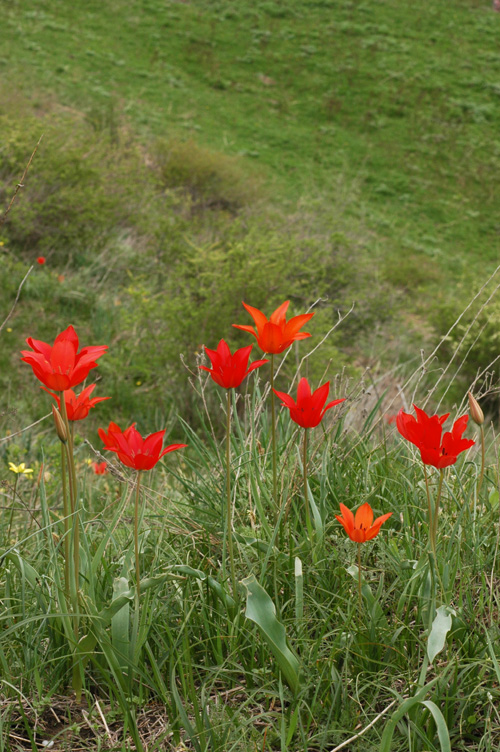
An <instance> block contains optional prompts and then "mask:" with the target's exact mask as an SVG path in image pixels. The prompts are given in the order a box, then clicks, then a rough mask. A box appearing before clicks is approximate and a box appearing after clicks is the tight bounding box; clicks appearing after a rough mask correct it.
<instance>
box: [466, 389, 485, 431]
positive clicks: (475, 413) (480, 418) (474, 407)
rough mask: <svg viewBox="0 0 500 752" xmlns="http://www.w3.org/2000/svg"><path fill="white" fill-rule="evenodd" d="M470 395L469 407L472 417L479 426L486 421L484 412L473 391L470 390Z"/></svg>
mask: <svg viewBox="0 0 500 752" xmlns="http://www.w3.org/2000/svg"><path fill="white" fill-rule="evenodd" d="M468 397H469V409H470V414H471V418H472V420H473V421H474V423H476V425H478V426H482V425H483V423H484V414H483V411H482V410H481V408H480V407H479V403H478V401H477V399H476V398H475V397H473V396H472V394H471V392H468Z"/></svg>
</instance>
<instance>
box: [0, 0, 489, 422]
mask: <svg viewBox="0 0 500 752" xmlns="http://www.w3.org/2000/svg"><path fill="white" fill-rule="evenodd" d="M499 24H500V17H499V16H498V14H495V13H493V12H492V11H491V9H490V8H488V7H487V4H483V3H482V2H460V3H455V4H454V7H453V8H452V9H450V7H449V3H448V2H447V1H446V0H432V2H431V1H430V0H428V1H426V2H423V3H419V6H418V8H411V9H408V8H407V7H406V6H404V5H402V4H401V3H398V2H395V1H392V0H387V1H385V2H377V3H370V4H363V3H361V4H355V3H349V2H334V1H333V0H332V2H310V3H298V2H293V3H287V4H286V5H285V4H283V3H279V2H274V1H271V2H258V3H253V4H250V3H246V2H241V3H238V5H237V6H235V5H229V6H228V5H227V4H226V3H222V4H221V3H217V2H210V3H204V2H193V3H177V2H175V3H174V2H167V3H163V2H162V3H159V2H153V1H152V2H148V3H142V4H137V5H134V6H130V4H128V3H120V2H113V3H108V4H106V5H105V6H102V4H97V3H72V4H63V5H61V4H53V3H51V2H50V1H48V0H47V2H44V3H38V2H37V3H34V2H33V3H32V2H29V1H28V2H27V3H23V4H11V5H10V6H9V7H8V8H7V9H6V12H5V19H4V23H3V24H2V28H1V29H0V44H1V48H2V56H1V59H0V65H2V66H3V69H4V71H5V73H6V76H5V84H4V88H3V92H2V103H1V105H0V107H1V113H2V114H3V120H2V128H3V132H4V134H5V139H4V143H3V146H2V150H1V152H0V158H1V160H2V161H1V163H0V174H1V190H0V198H1V200H2V203H3V205H6V204H7V202H8V200H9V199H10V196H11V194H12V191H13V188H14V186H15V184H16V181H17V180H19V175H20V173H22V170H23V169H24V166H25V164H26V161H27V158H28V156H29V154H30V152H31V149H32V148H33V145H34V143H36V141H37V140H38V137H39V135H40V133H41V132H44V133H45V136H44V140H43V141H42V145H41V147H40V150H39V153H38V154H37V157H36V159H35V162H34V164H33V167H32V170H31V173H30V175H29V176H28V181H27V184H26V189H25V191H24V196H23V199H22V201H19V202H18V204H17V206H16V207H15V210H13V211H12V212H11V215H10V218H9V221H8V222H7V223H6V225H5V226H4V228H3V229H2V233H3V234H2V239H3V242H4V243H5V244H6V246H5V248H6V250H7V251H8V252H9V254H10V255H11V257H14V258H16V259H19V258H21V259H22V260H23V261H24V262H27V261H30V260H31V259H32V258H33V255H32V254H38V253H43V254H44V255H48V258H49V261H50V268H51V270H53V272H54V274H53V281H54V284H52V285H51V284H49V282H48V280H46V281H45V284H44V285H43V287H42V289H38V290H37V291H36V294H35V297H36V298H37V300H38V301H39V302H42V304H44V305H45V308H46V309H47V308H50V309H51V310H52V311H53V316H54V319H55V320H57V322H58V325H59V327H60V328H63V327H64V326H65V325H66V322H67V318H68V314H69V315H70V316H71V315H73V312H75V313H76V312H77V309H78V315H79V316H80V317H81V318H82V321H83V320H84V321H85V322H86V326H87V327H88V328H89V330H91V331H92V333H93V334H94V335H95V336H102V334H101V332H109V333H110V334H111V336H112V337H114V338H115V339H119V340H120V342H121V347H122V348H123V350H122V352H120V354H119V356H118V357H119V358H121V359H123V358H125V359H126V360H127V362H130V358H131V357H132V353H131V350H133V353H134V355H133V357H134V361H135V362H136V364H137V366H136V374H135V381H134V382H133V383H132V382H130V383H128V384H116V385H114V386H113V387H111V386H110V387H109V388H112V389H113V396H114V397H115V399H116V400H117V401H118V403H119V404H120V408H122V407H123V410H124V412H125V413H127V411H128V410H129V407H130V405H131V398H132V395H134V398H135V397H136V396H139V397H140V398H141V408H140V409H141V411H143V410H144V411H145V412H146V413H147V412H148V410H149V407H148V405H149V398H148V394H149V391H148V392H146V393H145V394H143V393H142V391H141V392H140V394H137V389H135V387H134V384H136V383H137V382H140V383H141V385H142V388H143V390H144V389H147V390H151V389H152V388H154V387H156V386H158V387H159V388H161V390H162V391H163V393H167V392H169V394H170V395H176V394H178V395H179V399H178V400H176V399H175V398H173V401H174V402H176V405H175V407H176V406H177V404H180V403H184V402H185V400H186V399H187V395H186V392H185V390H184V389H183V386H182V380H181V379H180V378H179V376H178V373H179V369H178V366H177V363H176V362H175V361H176V360H177V353H178V352H179V350H180V351H182V352H183V353H184V354H186V353H189V354H190V355H191V354H193V353H194V352H196V351H198V350H199V346H200V344H202V343H207V344H209V345H210V344H212V345H213V344H214V343H213V342H210V341H209V340H210V338H213V339H215V340H217V339H218V338H220V337H221V336H227V334H226V332H227V327H228V326H229V324H230V323H232V322H233V321H235V320H236V317H237V315H238V310H240V309H239V304H240V301H241V299H250V298H251V300H252V303H253V304H254V305H257V306H259V307H262V308H265V309H266V310H267V308H268V307H270V306H271V305H277V304H279V303H280V302H281V301H282V299H283V296H285V297H291V298H292V299H293V301H294V303H295V304H296V306H297V308H304V307H305V308H307V307H308V306H309V305H311V304H312V303H313V302H314V301H315V300H317V299H318V298H322V299H323V301H327V302H323V303H321V304H320V306H319V308H317V310H318V317H319V316H321V325H320V328H319V330H318V331H320V334H321V336H322V335H323V334H325V333H326V332H327V331H328V329H329V328H330V327H331V325H332V323H333V322H334V321H335V319H336V316H337V314H336V309H340V310H341V311H344V312H345V311H347V310H348V309H349V307H350V305H351V303H352V302H354V303H355V308H354V312H353V314H352V315H351V316H350V317H349V319H348V320H347V322H346V323H345V324H344V325H343V326H342V328H341V329H340V330H339V331H338V332H336V333H335V335H334V337H333V339H332V340H331V353H330V354H329V355H328V357H331V358H332V359H333V361H334V362H335V363H337V364H338V367H341V366H344V365H346V364H350V363H352V362H353V361H354V362H356V364H357V365H358V366H359V365H361V364H362V365H365V364H369V365H370V366H372V367H376V366H377V365H378V362H379V361H382V362H383V363H384V366H389V367H390V366H392V364H393V362H394V360H404V359H408V358H412V357H413V356H414V354H415V353H416V352H418V351H419V350H420V348H422V347H423V348H426V349H427V348H429V347H430V346H432V343H433V342H434V341H435V338H436V335H439V334H442V333H444V331H445V330H446V329H447V328H448V327H449V326H450V325H451V323H452V322H453V321H454V320H455V319H456V318H457V317H458V315H459V314H460V313H461V312H462V310H463V307H464V305H465V304H466V303H467V302H468V300H469V299H470V298H471V297H472V295H473V294H474V292H475V290H476V289H478V287H479V286H480V284H482V281H483V280H484V279H485V276H486V275H487V274H488V273H490V272H491V271H492V270H493V268H494V266H495V263H496V261H497V258H498V251H497V246H498V226H497V222H496V219H495V216H496V215H495V204H494V197H495V185H496V184H495V181H496V175H497V173H498V168H499V151H498V135H497V134H498V132H499V125H500V111H499V104H500V103H499V100H498V91H497V89H498V78H499V73H500V59H499V57H498V52H497V49H496V39H497V36H498V31H499V29H498V26H499ZM118 30H119V32H118ZM20 51H22V54H20ZM290 259H292V260H293V262H295V263H292V264H290V263H289V262H290ZM117 267H118V268H117ZM83 269H86V270H87V276H85V275H84V274H82V272H83ZM238 270H240V273H239V272H238ZM76 271H78V275H76V274H75V272H76ZM61 273H62V274H63V275H64V276H65V277H66V285H65V286H66V288H67V290H66V291H65V293H66V292H67V294H63V295H61V289H60V286H59V287H58V285H56V284H55V280H56V279H57V277H58V276H59V275H60V274H61ZM126 275H132V277H133V279H132V281H128V280H127V279H126ZM2 276H3V278H4V279H3V285H4V288H5V290H6V294H7V296H11V297H12V296H13V295H14V294H15V290H16V286H17V284H18V282H19V281H20V279H21V278H22V276H23V271H22V269H21V267H15V270H14V267H13V266H12V264H11V263H9V264H8V265H7V267H5V268H4V270H3V272H2ZM235 276H236V280H235V279H234V278H235ZM457 283H458V284H460V288H459V289H460V295H458V294H457ZM96 286H99V290H96V289H95V287H96ZM30 288H33V281H31V282H30V284H29V285H28V286H27V288H26V293H27V297H29V295H30V292H31V290H30ZM86 291H88V293H90V294H87V292H86ZM85 298H87V300H85ZM54 299H55V300H56V301H57V305H55V306H54V305H52V300H54ZM381 300H383V301H384V303H383V305H381V304H380V301H381ZM112 301H113V302H112ZM25 302H27V301H25ZM33 302H35V301H33ZM493 305H495V306H496V305H497V304H496V303H495V301H493ZM120 306H124V307H123V308H121V310H117V308H119V307H120ZM34 308H35V307H34V306H30V305H26V308H25V310H24V313H23V312H22V311H21V310H20V311H19V314H18V315H17V316H16V318H17V322H18V326H17V328H15V333H16V337H17V339H16V341H17V342H18V343H19V349H20V347H21V346H22V341H23V339H24V337H26V336H27V335H28V334H31V333H32V332H31V331H27V325H28V323H29V322H31V320H32V318H33V312H34ZM271 310H272V309H271ZM490 310H491V306H490ZM486 315H487V316H488V311H487V312H486ZM496 316H497V314H496V313H494V318H495V319H496ZM317 320H318V319H317ZM469 320H470V319H467V320H466V324H467V323H469ZM54 323H55V322H54ZM150 326H153V327H154V328H157V327H159V326H164V327H165V328H166V329H167V330H168V331H171V332H172V334H173V340H175V346H174V347H172V348H168V347H166V348H165V349H164V347H163V345H162V346H161V348H160V349H158V348H156V350H152V348H151V343H150V341H149V340H148V339H146V340H144V339H143V338H140V340H139V342H138V343H134V345H133V346H132V347H130V338H131V337H133V336H134V335H133V332H136V331H139V332H141V331H147V329H148V327H150ZM480 326H482V324H480V325H479V324H478V325H477V326H475V327H474V328H473V330H472V334H471V336H472V338H473V339H474V337H475V336H476V335H477V333H478V331H480ZM491 328H493V329H494V327H489V329H491ZM489 329H488V331H489ZM42 335H43V336H46V337H47V338H49V334H45V333H44V332H41V333H40V332H39V336H42ZM482 339H483V342H484V343H485V346H484V347H481V348H476V347H473V348H472V352H471V354H469V358H468V360H469V363H470V367H469V368H468V370H467V372H465V371H464V374H463V383H464V385H465V384H466V382H469V383H470V381H471V380H472V379H473V378H474V375H475V373H476V370H477V369H478V368H480V369H484V368H485V367H486V366H487V365H488V363H489V362H490V361H491V360H492V358H491V357H490V355H491V352H492V351H494V349H495V343H494V341H492V337H491V333H489V334H488V335H487V336H486V335H485V336H483V338H482ZM127 340H128V342H127ZM486 340H487V342H486ZM464 352H465V350H464ZM375 353H376V354H375ZM190 355H188V356H187V357H188V362H189V357H190ZM447 355H448V357H449V354H447ZM325 359H326V358H325ZM174 362H175V365H173V363H174ZM443 362H445V360H443ZM311 367H312V369H313V370H312V373H314V374H315V375H316V376H317V378H319V377H320V374H321V372H322V370H323V366H322V364H321V363H316V364H315V363H314V359H313V360H312V361H311ZM3 370H4V366H3V367H2V371H3ZM133 387H134V388H133ZM142 396H143V397H144V399H142ZM457 396H458V392H457V394H455V397H457ZM136 404H137V403H136ZM171 407H172V399H170V398H169V399H167V400H165V402H163V404H162V406H161V409H162V412H163V414H166V413H168V411H169V410H170V409H171Z"/></svg>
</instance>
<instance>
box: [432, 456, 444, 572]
mask: <svg viewBox="0 0 500 752" xmlns="http://www.w3.org/2000/svg"><path fill="white" fill-rule="evenodd" d="M443 480H444V470H440V471H439V483H438V490H437V494H436V503H435V505H434V547H435V546H436V540H437V531H438V517H439V502H440V501H441V491H442V489H443ZM434 555H435V552H434ZM436 566H437V560H436Z"/></svg>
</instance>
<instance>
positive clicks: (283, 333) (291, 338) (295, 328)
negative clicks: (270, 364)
mask: <svg viewBox="0 0 500 752" xmlns="http://www.w3.org/2000/svg"><path fill="white" fill-rule="evenodd" d="M243 305H244V307H245V308H246V310H247V311H248V313H249V314H250V316H251V317H252V318H253V320H254V322H255V328H254V327H253V326H247V325H241V324H233V326H234V327H235V328H236V329H242V330H243V331H244V332H250V334H253V336H254V337H255V339H256V340H257V344H258V346H259V347H260V349H261V350H262V351H263V352H265V353H270V354H278V353H281V352H283V351H284V350H286V349H287V347H290V345H291V344H292V342H295V341H296V340H299V339H306V338H307V337H310V336H311V335H310V334H309V333H308V332H300V331H299V330H300V329H301V328H302V327H303V326H304V324H306V323H307V322H308V321H309V319H311V318H312V317H313V316H314V313H303V314H301V315H300V316H294V317H293V318H291V319H290V321H288V322H287V320H286V312H287V309H288V306H289V305H290V301H289V300H286V301H285V302H284V303H282V304H281V305H280V306H279V308H277V309H276V310H275V311H274V313H272V314H271V316H270V317H269V319H267V318H266V316H265V315H264V314H263V313H262V311H259V310H258V308H253V306H250V305H247V304H246V303H243Z"/></svg>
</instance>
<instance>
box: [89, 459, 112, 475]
mask: <svg viewBox="0 0 500 752" xmlns="http://www.w3.org/2000/svg"><path fill="white" fill-rule="evenodd" d="M91 467H92V470H93V471H94V474H95V475H107V474H108V465H107V462H93V463H92V466H91Z"/></svg>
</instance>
